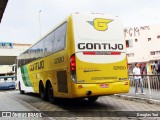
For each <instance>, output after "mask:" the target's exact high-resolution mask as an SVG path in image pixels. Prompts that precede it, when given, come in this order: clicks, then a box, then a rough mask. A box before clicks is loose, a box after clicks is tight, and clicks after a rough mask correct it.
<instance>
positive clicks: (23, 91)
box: [19, 82, 25, 94]
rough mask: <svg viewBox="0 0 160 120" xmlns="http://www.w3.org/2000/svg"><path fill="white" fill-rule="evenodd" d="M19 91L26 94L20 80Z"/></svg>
mask: <svg viewBox="0 0 160 120" xmlns="http://www.w3.org/2000/svg"><path fill="white" fill-rule="evenodd" d="M19 92H20V94H24V93H25V92H24V90H22V89H21V83H20V82H19Z"/></svg>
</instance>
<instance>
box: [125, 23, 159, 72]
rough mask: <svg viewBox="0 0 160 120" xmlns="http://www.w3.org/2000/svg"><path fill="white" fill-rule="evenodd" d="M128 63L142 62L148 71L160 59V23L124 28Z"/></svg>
mask: <svg viewBox="0 0 160 120" xmlns="http://www.w3.org/2000/svg"><path fill="white" fill-rule="evenodd" d="M124 35H125V40H126V47H127V57H128V63H129V64H133V63H136V62H138V63H142V64H143V66H145V65H146V69H147V72H151V66H152V65H154V62H155V61H156V60H158V61H159V60H160V24H155V25H149V26H139V27H127V28H125V29H124Z"/></svg>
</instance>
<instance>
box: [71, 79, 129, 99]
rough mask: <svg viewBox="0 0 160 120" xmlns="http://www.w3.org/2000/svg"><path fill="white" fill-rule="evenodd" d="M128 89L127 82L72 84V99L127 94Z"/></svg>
mask: <svg viewBox="0 0 160 120" xmlns="http://www.w3.org/2000/svg"><path fill="white" fill-rule="evenodd" d="M129 87H130V83H129V80H127V81H121V82H115V83H100V84H73V87H72V88H73V89H72V98H77V97H88V96H103V95H112V94H119V93H128V91H129ZM88 92H89V93H91V94H88Z"/></svg>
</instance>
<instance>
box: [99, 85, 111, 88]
mask: <svg viewBox="0 0 160 120" xmlns="http://www.w3.org/2000/svg"><path fill="white" fill-rule="evenodd" d="M100 88H109V85H108V84H101V85H100Z"/></svg>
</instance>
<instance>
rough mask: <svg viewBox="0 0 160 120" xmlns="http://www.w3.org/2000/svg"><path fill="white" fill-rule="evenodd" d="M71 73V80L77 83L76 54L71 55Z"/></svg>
mask: <svg viewBox="0 0 160 120" xmlns="http://www.w3.org/2000/svg"><path fill="white" fill-rule="evenodd" d="M70 71H71V78H72V80H73V81H74V82H76V57H75V54H73V55H71V57H70Z"/></svg>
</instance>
